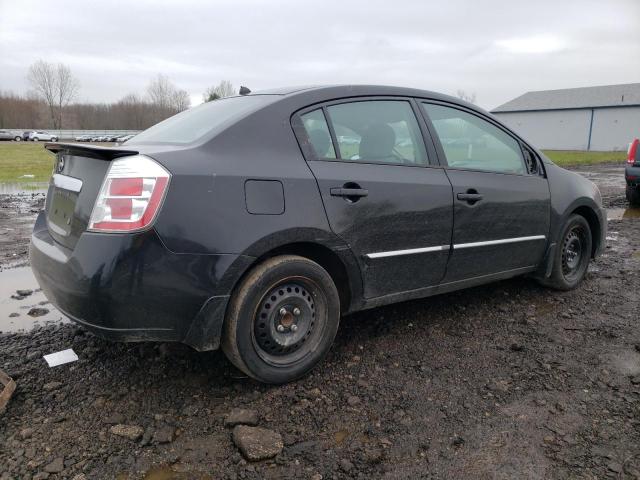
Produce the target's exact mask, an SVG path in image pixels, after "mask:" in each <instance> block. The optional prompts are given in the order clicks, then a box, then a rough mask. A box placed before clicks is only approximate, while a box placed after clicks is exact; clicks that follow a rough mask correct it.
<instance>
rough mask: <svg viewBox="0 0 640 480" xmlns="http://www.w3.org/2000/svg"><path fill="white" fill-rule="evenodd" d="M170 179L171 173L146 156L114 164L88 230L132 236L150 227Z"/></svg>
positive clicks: (116, 161)
mask: <svg viewBox="0 0 640 480" xmlns="http://www.w3.org/2000/svg"><path fill="white" fill-rule="evenodd" d="M170 178H171V175H170V174H169V172H167V171H166V170H165V169H164V168H163V167H162V166H161V165H159V164H158V163H156V162H154V161H153V160H152V159H150V158H149V157H145V156H144V155H135V156H132V157H124V158H120V159H118V160H114V161H113V162H112V163H111V166H110V167H109V172H108V173H107V176H106V178H105V179H104V183H103V184H102V188H101V189H100V193H99V194H98V198H97V199H96V204H95V205H94V207H93V212H92V213H91V220H90V221H89V230H91V231H94V232H132V231H136V230H143V229H145V228H147V227H149V226H150V225H151V224H152V223H153V220H154V219H155V217H156V215H157V213H158V210H159V209H160V205H161V203H162V200H163V198H164V195H165V193H166V191H167V187H168V185H169V179H170Z"/></svg>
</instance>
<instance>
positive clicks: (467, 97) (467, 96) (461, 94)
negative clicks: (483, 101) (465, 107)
mask: <svg viewBox="0 0 640 480" xmlns="http://www.w3.org/2000/svg"><path fill="white" fill-rule="evenodd" d="M456 97H458V98H459V99H461V100H464V101H465V102H469V103H476V92H471V93H467V92H465V91H464V90H462V89H458V91H457V92H456Z"/></svg>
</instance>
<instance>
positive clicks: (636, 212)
mask: <svg viewBox="0 0 640 480" xmlns="http://www.w3.org/2000/svg"><path fill="white" fill-rule="evenodd" d="M634 218H640V208H608V209H607V220H631V219H634Z"/></svg>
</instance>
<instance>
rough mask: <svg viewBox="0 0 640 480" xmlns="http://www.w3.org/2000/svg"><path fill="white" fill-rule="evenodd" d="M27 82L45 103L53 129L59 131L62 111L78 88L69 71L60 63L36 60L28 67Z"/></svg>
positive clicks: (74, 95)
mask: <svg viewBox="0 0 640 480" xmlns="http://www.w3.org/2000/svg"><path fill="white" fill-rule="evenodd" d="M27 80H28V81H29V83H30V84H31V87H32V88H33V89H34V91H35V92H36V93H37V94H38V96H39V97H40V98H41V99H42V100H44V102H45V103H46V105H47V108H48V109H49V115H50V117H51V122H52V123H53V128H54V129H56V130H59V129H61V128H62V115H63V111H64V109H65V108H66V107H67V105H69V103H70V102H71V101H72V100H73V99H74V98H75V97H76V95H77V94H78V90H79V88H80V86H79V83H78V81H77V80H76V79H75V77H74V76H73V74H72V73H71V69H70V68H69V67H68V66H66V65H64V64H62V63H59V64H57V65H54V64H52V63H47V62H45V61H44V60H38V61H37V62H35V63H34V64H32V65H31V66H30V67H29V73H28V74H27Z"/></svg>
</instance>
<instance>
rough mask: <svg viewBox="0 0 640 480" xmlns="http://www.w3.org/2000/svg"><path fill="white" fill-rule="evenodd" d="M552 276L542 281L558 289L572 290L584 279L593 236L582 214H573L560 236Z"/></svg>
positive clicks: (589, 258)
mask: <svg viewBox="0 0 640 480" xmlns="http://www.w3.org/2000/svg"><path fill="white" fill-rule="evenodd" d="M559 238H560V239H559V241H558V244H557V247H556V253H555V257H554V259H553V270H552V271H551V276H550V277H549V278H546V279H544V280H543V281H542V283H543V284H544V285H546V286H548V287H551V288H555V289H557V290H572V289H574V288H576V287H577V286H578V285H579V284H580V282H582V280H583V279H584V276H585V274H586V273H587V269H588V268H589V261H590V260H591V245H592V236H591V229H590V228H589V223H588V222H587V220H586V219H585V218H584V217H583V216H581V215H571V216H570V217H569V219H568V220H567V222H566V223H565V225H564V227H563V229H562V233H561V235H560V237H559Z"/></svg>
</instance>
